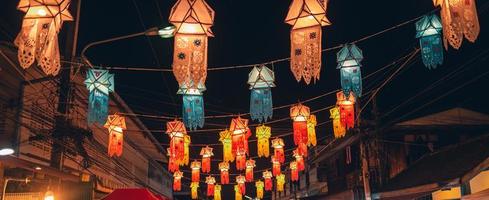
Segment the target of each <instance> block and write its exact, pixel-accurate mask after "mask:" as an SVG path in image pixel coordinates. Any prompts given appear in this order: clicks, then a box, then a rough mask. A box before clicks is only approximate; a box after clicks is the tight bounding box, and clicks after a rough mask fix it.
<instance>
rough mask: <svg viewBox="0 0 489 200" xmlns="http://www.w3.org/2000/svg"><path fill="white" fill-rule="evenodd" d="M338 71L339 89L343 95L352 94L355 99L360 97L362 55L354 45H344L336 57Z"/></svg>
mask: <svg viewBox="0 0 489 200" xmlns="http://www.w3.org/2000/svg"><path fill="white" fill-rule="evenodd" d="M336 59H337V62H338V67H337V68H338V69H340V78H341V88H342V90H343V93H345V94H350V92H353V93H354V94H355V95H356V96H357V97H361V96H362V72H361V70H360V67H361V66H362V64H360V62H361V61H362V60H363V53H362V50H360V49H359V48H358V47H357V46H356V45H355V44H345V46H343V48H341V50H340V51H339V52H338V54H337V56H336Z"/></svg>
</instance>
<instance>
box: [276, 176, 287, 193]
mask: <svg viewBox="0 0 489 200" xmlns="http://www.w3.org/2000/svg"><path fill="white" fill-rule="evenodd" d="M275 179H276V180H277V191H279V192H283V191H284V184H285V174H280V175H278V176H276V177H275Z"/></svg>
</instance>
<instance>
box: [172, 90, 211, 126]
mask: <svg viewBox="0 0 489 200" xmlns="http://www.w3.org/2000/svg"><path fill="white" fill-rule="evenodd" d="M205 90H206V88H205V85H204V84H203V83H199V84H198V85H197V86H196V87H189V85H186V84H185V85H181V86H180V88H179V89H178V91H177V94H181V95H182V97H183V104H182V116H183V122H184V123H185V125H186V126H187V127H188V128H189V129H190V130H195V129H196V128H197V127H199V128H202V127H203V126H204V97H203V96H202V95H203V92H204V91H205Z"/></svg>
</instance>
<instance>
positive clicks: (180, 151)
mask: <svg viewBox="0 0 489 200" xmlns="http://www.w3.org/2000/svg"><path fill="white" fill-rule="evenodd" d="M166 134H168V136H169V137H170V147H169V151H168V154H169V157H170V159H172V161H173V162H175V163H177V164H183V163H184V161H185V137H186V135H187V130H186V129H185V125H184V124H183V123H182V122H181V121H178V120H174V121H169V122H167V123H166Z"/></svg>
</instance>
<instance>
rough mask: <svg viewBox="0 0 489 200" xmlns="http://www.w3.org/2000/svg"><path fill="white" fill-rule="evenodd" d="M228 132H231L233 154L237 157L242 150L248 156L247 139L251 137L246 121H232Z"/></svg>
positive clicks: (236, 119) (235, 119) (239, 119)
mask: <svg viewBox="0 0 489 200" xmlns="http://www.w3.org/2000/svg"><path fill="white" fill-rule="evenodd" d="M229 131H231V132H232V139H233V154H234V155H237V154H238V150H240V149H243V150H244V151H245V153H246V154H248V138H249V137H250V136H251V131H250V129H249V128H248V120H247V119H243V118H241V117H238V118H234V119H232V120H231V125H230V126H229Z"/></svg>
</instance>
